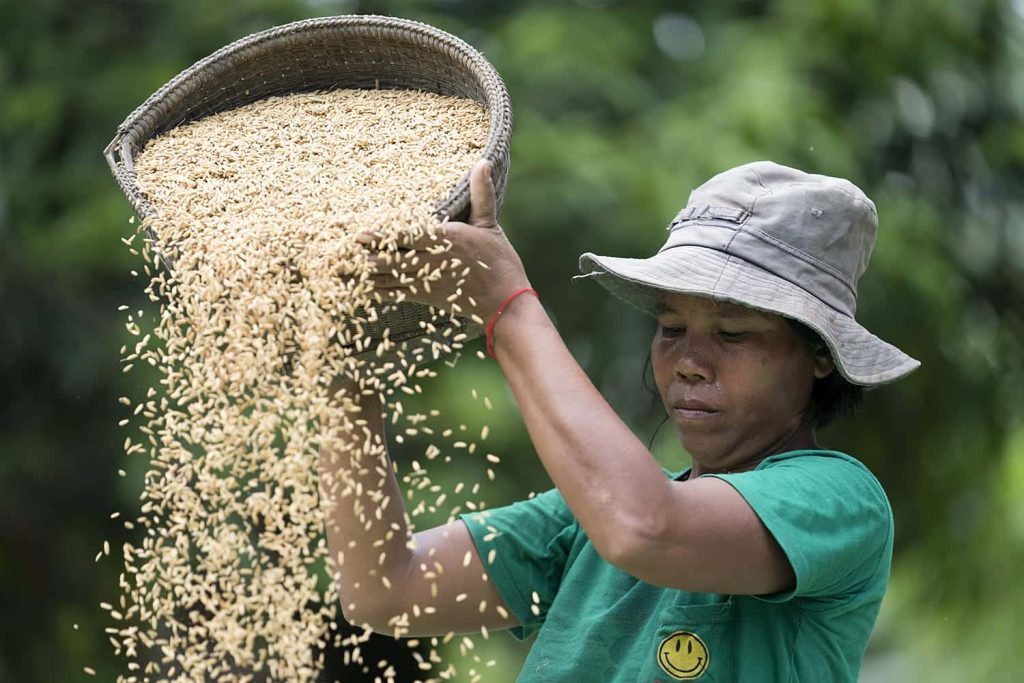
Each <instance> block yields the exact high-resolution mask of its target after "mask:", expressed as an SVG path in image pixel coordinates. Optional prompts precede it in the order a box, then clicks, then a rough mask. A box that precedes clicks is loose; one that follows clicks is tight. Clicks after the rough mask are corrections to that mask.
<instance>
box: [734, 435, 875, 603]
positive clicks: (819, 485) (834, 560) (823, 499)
mask: <svg viewBox="0 0 1024 683" xmlns="http://www.w3.org/2000/svg"><path fill="white" fill-rule="evenodd" d="M716 476H718V477H719V478H721V479H724V480H725V481H727V482H728V483H729V484H730V485H732V486H733V487H734V488H735V489H736V490H737V491H738V492H739V493H740V495H742V496H743V497H744V498H745V499H746V501H747V503H748V504H749V505H750V507H751V508H752V509H753V510H754V512H755V513H756V514H757V515H758V517H759V518H760V519H761V521H762V522H763V523H764V524H765V526H766V527H767V528H768V529H769V531H770V532H771V533H772V535H773V536H774V537H775V538H776V540H777V541H778V542H779V544H780V546H781V547H782V549H783V551H784V552H785V554H786V555H787V557H788V558H789V560H790V562H791V564H792V566H793V569H794V572H795V573H796V575H797V583H798V590H797V593H802V594H804V595H818V596H821V595H826V594H831V595H835V594H837V593H846V592H848V591H851V590H854V591H856V590H859V589H861V588H863V587H864V586H865V584H866V583H870V582H872V581H873V580H874V579H879V578H880V577H882V575H883V574H884V575H886V576H887V574H888V562H889V560H890V558H891V552H892V542H893V528H894V525H893V518H892V510H891V508H890V506H889V500H888V498H887V497H886V495H885V491H884V490H883V488H882V485H881V484H880V483H879V481H878V479H877V478H875V476H874V475H873V474H872V473H871V471H870V470H869V469H868V468H867V467H866V466H865V465H864V464H863V463H861V462H860V461H859V460H857V459H856V458H854V457H852V456H850V455H847V454H845V453H839V452H837V451H825V450H813V451H794V452H791V453H784V454H780V455H777V456H772V457H770V458H767V459H766V460H765V461H764V462H762V463H761V465H759V466H758V468H757V469H756V470H753V471H749V472H741V473H737V474H731V475H729V474H726V475H716ZM883 583H884V582H883Z"/></svg>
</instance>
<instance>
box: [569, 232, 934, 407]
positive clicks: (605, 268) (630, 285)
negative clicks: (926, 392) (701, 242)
mask: <svg viewBox="0 0 1024 683" xmlns="http://www.w3.org/2000/svg"><path fill="white" fill-rule="evenodd" d="M580 271H581V273H582V275H580V276H578V277H583V278H588V279H589V278H593V279H596V280H597V281H598V282H599V283H600V284H601V285H602V286H604V287H605V288H606V289H607V290H608V291H610V292H611V293H612V294H614V295H615V296H617V297H618V298H620V299H622V300H623V301H625V302H626V303H628V304H631V305H633V306H635V307H636V308H639V309H640V310H642V311H644V312H646V313H649V314H650V315H654V314H655V305H656V303H657V296H658V290H662V291H668V292H678V293H682V294H692V295H695V296H704V297H709V298H712V299H715V300H719V301H729V302H732V303H736V304H739V305H741V306H748V307H750V308H755V309H758V310H761V311H765V312H768V313H776V314H778V315H782V316H785V317H787V318H792V319H794V320H798V321H799V322H802V323H803V324H805V325H807V326H808V327H810V328H811V329H812V330H814V331H815V332H817V333H818V334H819V335H820V336H821V338H822V339H823V340H824V341H825V343H826V344H827V345H828V347H829V349H830V350H831V352H832V358H833V360H834V361H835V364H836V368H837V369H838V370H839V372H840V374H842V376H843V377H845V378H846V379H847V380H849V381H850V382H852V383H853V384H857V385H860V386H863V387H879V386H882V385H884V384H889V383H890V382H895V381H896V380H898V379H900V378H902V377H905V376H906V375H908V374H910V373H911V372H913V371H914V370H916V369H917V368H918V367H920V365H921V363H920V362H919V361H917V360H915V359H914V358H911V357H910V356H908V355H907V354H905V353H903V352H902V351H900V350H899V349H898V348H896V347H895V346H893V345H892V344H889V343H888V342H885V341H883V340H881V339H879V338H878V337H876V336H875V335H873V334H871V333H870V332H868V331H867V330H866V329H864V328H863V327H862V326H861V325H860V324H859V323H857V321H856V320H854V319H853V318H851V317H850V316H848V315H845V314H843V313H840V312H838V311H836V310H835V309H833V308H831V307H829V306H828V305H827V304H825V303H823V302H822V301H820V300H819V299H818V298H817V297H815V296H813V295H811V294H810V293H808V292H807V291H806V290H804V289H802V288H800V287H798V286H797V285H794V284H793V283H791V282H789V281H788V280H784V279H783V278H780V277H778V276H776V275H773V274H772V273H769V272H768V271H766V270H764V269H762V268H759V267H757V266H755V265H753V264H751V263H749V262H747V261H744V260H743V259H740V258H737V257H735V256H730V255H729V254H725V253H723V252H721V251H718V250H715V249H709V248H706V247H696V246H688V245H687V246H678V247H673V248H671V249H666V250H665V251H662V252H660V253H658V254H656V255H654V256H652V257H650V258H646V259H633V258H618V257H613V256H598V255H596V254H591V253H586V254H583V255H582V256H581V257H580Z"/></svg>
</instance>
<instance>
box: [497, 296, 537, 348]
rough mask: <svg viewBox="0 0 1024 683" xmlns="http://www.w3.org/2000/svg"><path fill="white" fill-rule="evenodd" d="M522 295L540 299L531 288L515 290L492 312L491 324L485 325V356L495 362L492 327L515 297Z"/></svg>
mask: <svg viewBox="0 0 1024 683" xmlns="http://www.w3.org/2000/svg"><path fill="white" fill-rule="evenodd" d="M522 294H533V295H534V296H535V297H537V299H540V294H538V293H537V290H535V289H533V288H531V287H523V288H522V289H517V290H516V291H514V292H512V293H511V294H509V296H508V298H507V299H505V301H503V302H502V304H501V305H500V306H498V310H496V311H495V312H494V315H493V316H491V322H489V323H487V327H485V328H484V336H485V337H486V339H487V355H488V356H490V357H491V358H494V359H495V360H497V357H496V356H495V355H494V326H495V325H496V324H497V323H498V318H500V317H501V314H502V313H504V312H505V309H506V308H508V305H509V304H510V303H512V302H513V301H515V300H516V297H518V296H520V295H522Z"/></svg>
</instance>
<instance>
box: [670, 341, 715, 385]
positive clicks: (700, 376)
mask: <svg viewBox="0 0 1024 683" xmlns="http://www.w3.org/2000/svg"><path fill="white" fill-rule="evenodd" d="M676 349H677V353H678V355H677V356H676V359H675V365H674V367H673V370H674V371H675V373H676V376H677V377H679V378H680V379H683V380H686V381H689V382H704V383H707V382H713V381H714V379H715V370H714V362H713V358H712V352H711V349H710V348H709V347H708V343H707V340H702V339H700V338H699V337H698V336H697V335H693V334H689V335H687V336H686V338H685V339H682V340H680V342H679V344H678V345H677V346H676Z"/></svg>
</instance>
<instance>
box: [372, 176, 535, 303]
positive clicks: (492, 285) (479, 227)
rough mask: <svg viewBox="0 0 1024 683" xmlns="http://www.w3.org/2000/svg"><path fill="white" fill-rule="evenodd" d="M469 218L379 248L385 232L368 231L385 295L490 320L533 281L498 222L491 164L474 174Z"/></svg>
mask: <svg viewBox="0 0 1024 683" xmlns="http://www.w3.org/2000/svg"><path fill="white" fill-rule="evenodd" d="M469 196H470V212H469V222H468V223H460V222H455V221H451V222H448V223H444V224H443V225H441V226H439V227H438V228H436V229H433V230H431V231H430V233H429V234H427V235H423V236H419V237H414V238H412V239H410V240H408V241H406V242H405V243H402V244H399V245H398V248H397V250H395V251H390V250H389V251H379V249H380V243H379V237H378V236H377V235H375V234H373V233H362V234H361V235H359V237H358V238H357V239H358V240H359V241H360V242H361V243H362V244H364V245H367V246H368V247H371V248H376V249H378V252H377V253H376V254H374V256H373V257H372V260H373V263H374V265H375V270H374V273H373V282H374V284H375V286H376V289H377V291H378V292H380V293H381V295H382V296H383V297H384V298H385V299H389V300H396V299H397V300H401V299H407V300H410V301H417V302H419V303H422V304H427V305H430V306H434V307H435V308H439V309H442V310H446V311H451V312H453V313H456V314H458V315H460V316H462V317H464V318H471V319H473V320H475V321H476V322H478V323H484V322H486V321H487V320H488V319H489V318H490V317H491V316H492V315H494V312H495V311H496V310H497V309H498V307H499V306H500V305H501V303H502V302H503V301H504V300H505V299H506V298H507V297H508V295H509V294H511V293H513V292H514V291H516V290H517V289H521V288H523V287H529V286H530V280H529V278H527V276H526V271H525V270H524V269H523V264H522V261H521V260H520V259H519V254H517V253H516V250H515V248H513V246H512V244H511V243H510V242H509V241H508V238H506V237H505V232H504V231H503V230H502V229H501V226H500V225H498V220H497V215H496V202H495V195H494V183H493V182H492V180H491V164H490V162H488V161H478V162H477V163H476V165H474V166H473V169H472V171H470V175H469Z"/></svg>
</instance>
